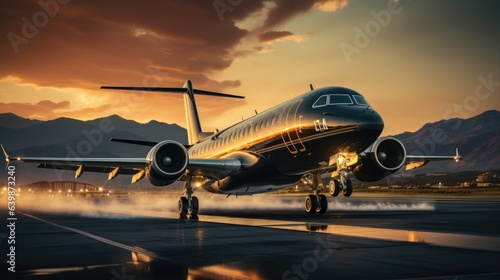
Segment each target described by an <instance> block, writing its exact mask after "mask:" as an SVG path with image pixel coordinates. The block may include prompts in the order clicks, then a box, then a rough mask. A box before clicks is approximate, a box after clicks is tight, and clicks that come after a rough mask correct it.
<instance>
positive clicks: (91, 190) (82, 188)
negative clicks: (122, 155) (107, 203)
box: [18, 181, 107, 196]
mask: <svg viewBox="0 0 500 280" xmlns="http://www.w3.org/2000/svg"><path fill="white" fill-rule="evenodd" d="M19 189H20V191H21V193H23V194H24V193H26V194H50V195H65V196H87V195H90V196H93V195H103V194H105V193H107V192H104V189H103V188H102V187H97V186H94V185H92V184H88V183H82V182H73V181H53V182H47V181H40V182H35V183H32V184H29V185H25V186H22V187H19V188H18V191H19Z"/></svg>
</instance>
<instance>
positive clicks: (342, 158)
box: [338, 155, 345, 165]
mask: <svg viewBox="0 0 500 280" xmlns="http://www.w3.org/2000/svg"><path fill="white" fill-rule="evenodd" d="M344 160H345V158H344V156H342V155H339V158H338V163H339V165H342V163H344Z"/></svg>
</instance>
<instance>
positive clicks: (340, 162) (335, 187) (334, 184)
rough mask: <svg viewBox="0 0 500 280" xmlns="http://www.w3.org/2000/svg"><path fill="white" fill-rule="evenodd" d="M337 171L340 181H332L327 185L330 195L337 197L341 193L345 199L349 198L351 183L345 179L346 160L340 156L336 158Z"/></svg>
mask: <svg viewBox="0 0 500 280" xmlns="http://www.w3.org/2000/svg"><path fill="white" fill-rule="evenodd" d="M337 170H338V172H339V177H340V180H337V179H333V180H331V181H330V184H328V188H329V191H330V194H331V195H332V196H337V195H339V193H340V191H342V193H343V194H344V196H345V197H349V196H351V194H352V182H351V180H349V179H347V172H348V169H347V160H346V159H345V158H344V156H342V155H339V156H338V158H337Z"/></svg>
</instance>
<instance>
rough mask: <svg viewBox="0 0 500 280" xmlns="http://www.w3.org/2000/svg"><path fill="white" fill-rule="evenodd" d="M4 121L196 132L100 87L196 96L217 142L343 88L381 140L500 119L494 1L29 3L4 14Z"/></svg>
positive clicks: (159, 109)
mask: <svg viewBox="0 0 500 280" xmlns="http://www.w3.org/2000/svg"><path fill="white" fill-rule="evenodd" d="M0 3H1V4H0V5H1V6H0V22H1V24H0V29H1V32H0V34H2V36H3V39H2V40H1V42H0V113H4V112H12V113H15V114H17V115H19V116H22V117H25V118H31V119H39V120H51V119H55V118H58V117H69V118H75V119H81V120H91V119H95V118H99V117H106V116H109V115H113V114H118V115H120V116H122V117H124V118H126V119H132V120H136V121H138V122H141V123H147V122H149V121H151V120H157V121H162V122H166V123H177V124H179V125H181V126H185V117H184V108H183V101H182V96H181V95H172V94H166V93H142V92H120V91H105V90H99V87H100V86H101V85H115V86H119V85H121V86H153V87H158V86H163V87H181V86H182V85H183V84H184V82H185V81H186V80H187V79H190V80H192V82H193V85H194V87H195V88H198V89H204V90H210V91H221V92H226V93H231V94H238V95H244V96H246V99H244V100H233V99H220V98H214V97H206V96H199V97H198V98H197V105H198V109H199V113H200V117H201V122H202V126H203V129H204V130H206V131H213V130H215V129H221V128H224V127H226V126H229V125H231V124H233V123H235V122H237V121H240V120H241V119H242V118H247V117H249V116H251V115H253V114H255V113H254V110H257V111H258V112H261V111H263V110H265V109H267V108H269V107H272V106H274V105H277V104H279V103H281V102H284V101H286V100H287V99H289V98H292V97H293V96H297V95H299V94H302V93H304V92H307V91H308V90H309V84H313V86H314V87H315V88H320V87H325V86H345V87H349V88H352V89H354V90H356V91H358V92H359V93H361V94H363V95H364V96H365V97H366V99H367V100H368V102H369V103H370V104H371V105H372V107H374V108H375V109H376V110H377V111H378V112H379V113H380V114H381V115H382V117H383V119H384V122H385V129H384V132H383V135H394V134H398V133H402V132H405V131H416V130H418V129H419V128H420V127H421V126H422V125H424V124H425V123H428V122H434V121H437V120H441V119H448V118H454V117H461V118H468V117H472V116H475V115H478V114H480V113H482V112H483V111H485V110H491V109H496V110H499V109H500V94H499V93H500V52H499V50H500V33H499V31H498V30H499V28H500V17H498V11H500V2H499V1H494V0H482V1H472V0H467V1H466V0H439V1H435V0H413V1H410V0H400V1H395V0H384V1H382V0H370V1H368V0H366V1H362V0H358V1H356V0H209V1H200V0H182V1H181V0H174V1H154V0H151V1H127V0H121V1H112V0H110V1H97V0H87V1H79V0H37V1H35V0H33V1H30V0H26V1H8V0H1V2H0Z"/></svg>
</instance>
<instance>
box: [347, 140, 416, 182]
mask: <svg viewBox="0 0 500 280" xmlns="http://www.w3.org/2000/svg"><path fill="white" fill-rule="evenodd" d="M364 153H365V157H363V163H362V164H360V165H358V166H356V168H355V169H354V170H353V172H352V173H353V175H354V177H356V178H357V179H358V180H360V181H364V182H373V181H378V180H380V179H383V178H385V177H387V176H389V175H391V174H392V173H394V172H396V171H398V170H399V169H400V168H401V167H402V166H403V165H404V163H405V161H406V149H405V147H404V146H403V144H402V143H401V142H400V141H399V140H397V139H396V138H393V137H385V138H380V139H378V140H377V141H375V143H373V145H371V146H370V147H369V148H368V149H367V150H366V151H365V152H364Z"/></svg>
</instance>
